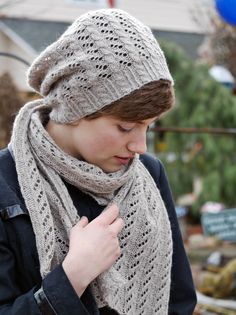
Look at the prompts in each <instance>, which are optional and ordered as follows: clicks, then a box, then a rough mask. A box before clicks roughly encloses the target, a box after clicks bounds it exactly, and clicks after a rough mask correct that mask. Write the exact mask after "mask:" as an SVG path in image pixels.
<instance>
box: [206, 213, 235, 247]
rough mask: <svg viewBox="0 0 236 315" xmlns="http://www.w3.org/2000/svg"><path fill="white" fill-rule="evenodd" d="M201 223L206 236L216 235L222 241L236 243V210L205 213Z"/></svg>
mask: <svg viewBox="0 0 236 315" xmlns="http://www.w3.org/2000/svg"><path fill="white" fill-rule="evenodd" d="M201 223H202V228H203V232H204V234H205V235H215V236H217V237H218V238H219V239H221V240H225V241H230V242H236V209H227V210H222V211H220V212H218V213H204V214H202V217H201Z"/></svg>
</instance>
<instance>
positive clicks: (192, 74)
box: [158, 43, 236, 215]
mask: <svg viewBox="0 0 236 315" xmlns="http://www.w3.org/2000/svg"><path fill="white" fill-rule="evenodd" d="M162 47H163V49H164V51H165V54H166V57H167V60H168V64H169V66H170V70H171V73H172V75H173V77H174V80H175V90H176V105H175V108H174V109H173V110H172V111H171V112H170V113H168V114H167V115H166V116H165V117H164V118H163V120H162V122H161V123H162V125H163V126H165V127H168V126H169V127H199V128H201V127H212V128H235V127H236V97H234V96H233V95H232V94H231V92H230V91H229V90H228V89H227V88H225V87H224V86H221V85H220V84H219V83H217V82H215V81H214V80H213V79H212V78H211V77H210V76H209V74H208V67H207V66H206V65H204V64H195V63H194V62H193V61H192V60H190V59H188V58H187V56H186V55H185V54H184V52H183V51H182V50H181V49H180V48H178V47H176V46H175V45H174V44H171V43H162ZM165 141H166V144H167V151H166V152H165V154H163V153H161V152H159V153H158V155H162V159H164V164H165V165H166V168H167V172H168V176H169V179H170V182H171V186H172V189H173V193H174V197H175V198H176V199H177V197H179V196H181V195H182V194H185V193H190V192H192V191H193V181H194V178H201V180H202V192H201V193H200V195H199V198H198V199H197V202H196V203H195V204H194V205H193V211H194V214H195V215H199V208H200V206H201V205H202V204H203V203H205V202H207V201H215V202H223V203H225V205H226V206H227V207H235V206H236V196H235V187H236V163H235V162H236V136H234V135H219V134H217V135H213V134H206V133H195V134H186V133H166V134H165Z"/></svg>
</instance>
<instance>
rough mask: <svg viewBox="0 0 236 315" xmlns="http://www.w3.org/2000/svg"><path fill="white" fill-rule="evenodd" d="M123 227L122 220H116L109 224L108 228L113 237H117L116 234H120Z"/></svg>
mask: <svg viewBox="0 0 236 315" xmlns="http://www.w3.org/2000/svg"><path fill="white" fill-rule="evenodd" d="M124 225H125V223H124V220H123V219H121V218H117V219H116V220H115V221H114V222H113V223H112V224H110V226H109V228H110V230H111V231H112V232H113V233H114V234H115V235H117V234H118V233H120V232H121V230H122V229H123V227H124Z"/></svg>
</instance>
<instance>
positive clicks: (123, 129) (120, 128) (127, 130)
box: [118, 125, 132, 132]
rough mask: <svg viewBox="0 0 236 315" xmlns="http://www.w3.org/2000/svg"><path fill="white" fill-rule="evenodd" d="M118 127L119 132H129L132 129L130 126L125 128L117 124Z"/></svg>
mask: <svg viewBox="0 0 236 315" xmlns="http://www.w3.org/2000/svg"><path fill="white" fill-rule="evenodd" d="M118 129H119V130H120V131H121V132H130V131H131V130H132V128H130V129H126V128H124V127H122V126H120V125H118Z"/></svg>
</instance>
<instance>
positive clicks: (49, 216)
mask: <svg viewBox="0 0 236 315" xmlns="http://www.w3.org/2000/svg"><path fill="white" fill-rule="evenodd" d="M44 108H45V105H44V103H43V100H38V101H33V102H30V103H28V104H26V105H25V106H24V107H23V108H22V109H21V110H20V112H19V114H18V116H17V118H16V120H15V123H14V128H13V135H12V141H11V142H12V148H13V153H14V156H15V162H16V170H17V175H18V180H19V184H20V188H21V192H22V195H23V198H24V200H25V203H26V206H27V209H28V211H29V215H30V218H31V221H32V226H33V230H34V233H35V237H36V246H37V250H38V255H39V261H40V271H41V275H42V277H45V276H46V275H47V274H48V273H49V272H50V271H51V270H52V269H53V268H54V267H55V266H56V265H58V264H59V263H61V262H62V261H63V259H64V257H65V256H66V254H67V252H68V246H69V231H70V229H71V227H72V226H73V225H75V224H76V223H77V222H78V220H79V216H78V213H77V210H76V208H75V207H74V205H73V202H72V199H71V197H70V195H69V193H68V191H67V189H66V187H65V184H64V183H63V180H65V181H67V182H69V183H70V184H72V185H74V186H76V187H77V188H78V189H80V190H82V191H83V192H85V193H87V194H89V195H91V196H92V197H93V198H94V199H95V200H96V201H97V202H98V203H99V204H101V205H104V206H108V205H109V204H111V203H113V202H115V203H116V204H117V205H118V207H119V209H120V216H121V217H122V218H123V219H124V221H125V226H124V228H123V230H122V231H121V233H120V234H119V242H120V247H121V256H120V257H119V258H118V260H117V261H116V262H115V263H114V265H113V266H112V267H111V268H110V269H109V270H108V271H107V272H104V273H103V274H101V275H100V276H99V277H98V278H96V279H95V280H94V281H93V282H92V283H91V287H92V290H93V293H94V296H95V299H96V301H97V304H98V307H102V306H105V305H108V306H109V307H111V308H113V309H115V310H116V311H117V312H118V313H119V314H124V315H141V314H143V315H153V314H159V315H165V314H168V302H169V293H170V271H171V262H172V261H171V259H172V237H171V228H170V223H169V219H168V215H167V211H166V208H165V205H164V203H163V201H162V198H161V196H160V192H159V190H158V189H157V187H156V184H155V182H154V180H153V179H152V176H151V175H150V174H149V172H148V171H147V169H146V168H145V167H144V165H143V164H142V163H141V162H140V160H139V158H138V156H136V157H135V158H134V159H133V161H132V162H131V164H130V165H129V166H127V167H123V168H122V169H121V170H119V171H117V172H114V173H104V172H103V171H102V169H100V168H99V167H97V166H95V165H91V164H89V163H87V162H85V161H80V160H78V159H76V158H73V157H71V156H70V155H68V154H66V153H65V152H63V151H62V150H61V149H60V148H59V147H58V146H57V145H56V144H55V142H54V141H53V140H52V138H51V137H50V136H49V134H48V133H47V132H46V130H45V129H44V127H43V125H42V122H41V120H40V114H39V113H40V111H41V110H43V109H44Z"/></svg>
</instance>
